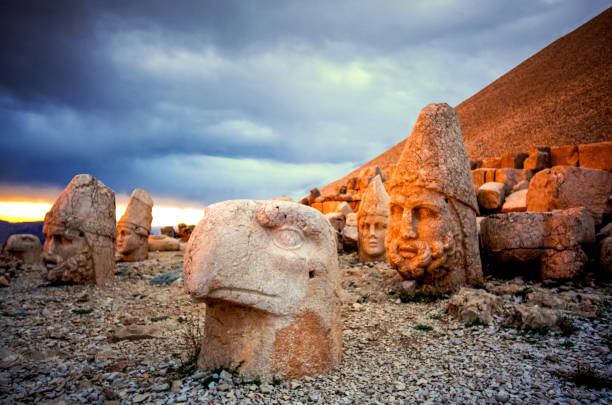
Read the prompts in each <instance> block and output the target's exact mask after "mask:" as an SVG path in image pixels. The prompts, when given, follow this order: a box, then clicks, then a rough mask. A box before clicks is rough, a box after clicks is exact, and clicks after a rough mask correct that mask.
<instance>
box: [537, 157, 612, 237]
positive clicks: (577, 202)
mask: <svg viewBox="0 0 612 405" xmlns="http://www.w3.org/2000/svg"><path fill="white" fill-rule="evenodd" d="M611 194H612V173H610V172H606V171H604V170H596V169H585V168H582V167H571V166H555V167H553V168H551V169H545V170H542V171H541V172H539V173H537V174H536V175H535V176H533V179H531V182H530V184H529V191H528V192H527V210H528V211H552V210H555V209H566V208H573V207H585V208H586V209H587V210H588V211H589V212H590V213H591V215H593V219H594V220H595V224H596V225H599V224H600V223H601V221H602V217H603V215H604V214H611V213H612V201H611V200H610V195H611Z"/></svg>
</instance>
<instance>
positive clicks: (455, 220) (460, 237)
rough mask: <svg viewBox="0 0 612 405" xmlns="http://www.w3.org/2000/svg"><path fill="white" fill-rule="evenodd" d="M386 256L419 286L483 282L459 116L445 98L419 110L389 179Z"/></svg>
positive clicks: (445, 287) (474, 206) (437, 288)
mask: <svg viewBox="0 0 612 405" xmlns="http://www.w3.org/2000/svg"><path fill="white" fill-rule="evenodd" d="M389 197H390V204H389V225H388V229H387V237H386V243H385V245H386V249H387V259H388V260H389V263H390V264H391V265H392V266H393V267H394V268H395V269H396V270H397V271H398V272H399V273H400V275H401V276H402V277H403V278H404V279H406V280H415V281H416V282H417V283H418V285H419V286H420V287H422V288H425V289H428V290H434V291H439V292H443V291H451V290H454V289H456V288H457V287H458V286H460V285H462V284H466V283H467V284H472V285H477V284H480V283H481V282H482V267H481V263H480V256H479V250H478V235H477V231H476V214H477V213H478V205H477V203H476V194H475V192H474V186H473V183H472V176H471V174H470V163H469V160H468V157H467V153H466V151H465V147H464V145H463V138H462V135H461V130H460V128H459V120H458V118H457V114H456V113H455V110H453V109H452V108H451V107H450V106H449V105H448V104H445V103H442V104H429V105H428V106H426V107H425V108H423V110H422V111H421V113H420V115H419V117H418V119H417V122H416V124H415V126H414V129H413V131H412V134H411V135H410V137H409V138H408V140H407V141H406V144H405V147H404V150H403V151H402V154H401V156H400V159H399V161H398V164H397V167H396V169H395V172H394V173H393V177H392V179H391V181H390V185H389Z"/></svg>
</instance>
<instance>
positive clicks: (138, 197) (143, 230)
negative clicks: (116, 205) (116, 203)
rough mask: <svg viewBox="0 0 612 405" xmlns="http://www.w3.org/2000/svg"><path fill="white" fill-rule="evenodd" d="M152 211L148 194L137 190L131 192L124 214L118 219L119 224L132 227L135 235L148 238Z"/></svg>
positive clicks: (151, 201) (151, 203)
mask: <svg viewBox="0 0 612 405" xmlns="http://www.w3.org/2000/svg"><path fill="white" fill-rule="evenodd" d="M152 210H153V199H152V198H151V196H150V195H149V193H147V192H146V191H145V190H143V189H141V188H137V189H135V190H134V191H133V192H132V195H131V196H130V201H129V202H128V205H127V208H126V209H125V213H124V214H123V216H122V217H121V219H119V224H129V225H132V226H133V227H134V231H135V232H136V233H137V234H139V235H143V236H148V235H149V233H150V232H151V222H152V221H153V215H152V213H151V212H152Z"/></svg>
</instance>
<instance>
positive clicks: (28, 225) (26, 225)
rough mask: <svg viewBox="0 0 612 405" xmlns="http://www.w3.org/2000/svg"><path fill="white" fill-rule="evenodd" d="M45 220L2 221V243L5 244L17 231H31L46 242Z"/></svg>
mask: <svg viewBox="0 0 612 405" xmlns="http://www.w3.org/2000/svg"><path fill="white" fill-rule="evenodd" d="M42 228H43V221H38V222H7V221H0V243H1V244H5V243H6V241H7V240H8V238H9V236H11V235H13V234H16V233H31V234H32V235H36V236H38V239H40V242H41V243H45V238H44V237H43V234H42Z"/></svg>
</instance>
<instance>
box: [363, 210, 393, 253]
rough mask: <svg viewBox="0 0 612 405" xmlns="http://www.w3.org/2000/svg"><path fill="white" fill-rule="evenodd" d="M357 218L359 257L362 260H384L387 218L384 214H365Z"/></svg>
mask: <svg viewBox="0 0 612 405" xmlns="http://www.w3.org/2000/svg"><path fill="white" fill-rule="evenodd" d="M359 219H360V221H359V231H358V232H359V259H360V260H361V261H362V262H371V261H376V260H384V258H385V236H386V234H387V223H388V220H389V218H388V217H387V216H384V215H365V216H364V217H361V218H359Z"/></svg>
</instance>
